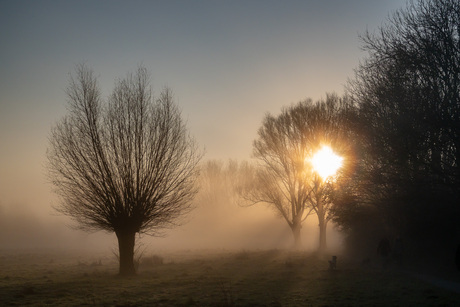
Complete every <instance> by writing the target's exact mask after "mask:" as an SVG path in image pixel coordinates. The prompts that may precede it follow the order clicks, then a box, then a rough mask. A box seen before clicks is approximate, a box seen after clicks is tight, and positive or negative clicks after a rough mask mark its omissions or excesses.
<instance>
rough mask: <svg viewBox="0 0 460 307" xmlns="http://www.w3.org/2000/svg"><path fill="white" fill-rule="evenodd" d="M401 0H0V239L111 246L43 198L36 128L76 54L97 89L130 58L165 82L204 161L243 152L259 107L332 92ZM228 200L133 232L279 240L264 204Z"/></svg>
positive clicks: (163, 241) (247, 152)
mask: <svg viewBox="0 0 460 307" xmlns="http://www.w3.org/2000/svg"><path fill="white" fill-rule="evenodd" d="M403 5H404V1H402V0H398V1H397V0H391V1H389V0H388V1H379V0H373V1H369V0H353V1H339V0H334V1H282V2H281V1H227V2H223V1H155V2H154V1H1V2H0V37H1V48H0V67H1V70H0V246H2V247H9V248H13V247H14V248H36V247H45V248H64V247H65V248H70V247H73V248H78V249H83V248H93V247H96V246H98V247H101V246H102V248H107V247H108V246H109V247H110V246H114V244H115V243H114V242H112V241H110V240H112V237H113V235H111V236H109V238H111V239H110V240H109V242H108V243H104V244H102V245H101V244H100V242H101V241H99V240H100V239H101V238H103V239H104V238H107V237H105V235H103V234H97V235H95V234H85V233H81V232H78V231H75V230H71V229H69V228H67V224H68V223H69V222H68V220H67V219H66V218H63V217H60V216H56V215H55V214H54V211H53V209H52V205H53V204H55V202H56V198H55V196H54V195H53V194H52V191H51V189H50V185H49V184H48V183H47V179H46V177H45V171H44V162H45V152H46V147H47V146H48V139H47V138H48V135H49V131H50V128H51V126H52V125H53V124H54V123H55V122H56V121H57V120H58V119H59V118H61V117H62V116H63V115H64V114H65V112H66V109H65V102H66V96H65V93H64V91H65V88H66V86H67V84H68V73H69V72H72V71H73V69H74V67H75V64H78V63H86V64H87V65H88V66H90V67H92V68H93V69H94V71H95V72H96V73H98V74H100V81H101V85H102V88H103V89H104V91H105V92H106V93H107V92H109V91H110V90H111V89H112V85H113V82H114V80H115V79H116V78H118V77H123V76H124V75H125V74H126V73H127V72H129V71H133V70H134V69H135V68H136V67H137V65H139V64H143V65H144V66H145V67H147V68H148V69H149V70H150V71H151V73H152V81H153V84H154V87H155V90H156V91H157V92H159V91H160V90H161V88H162V87H163V86H169V87H171V88H172V90H173V92H174V95H175V98H176V101H177V103H178V104H179V106H180V107H181V109H182V113H183V116H184V117H185V118H186V119H187V122H188V127H189V131H190V133H191V135H193V136H194V137H195V138H196V140H197V142H198V144H199V145H200V146H202V147H203V148H205V150H206V156H205V160H206V159H218V160H223V161H226V160H228V159H237V160H244V159H250V157H251V150H252V141H253V140H254V138H255V136H256V132H257V129H258V128H259V126H260V124H261V120H262V118H263V116H264V114H266V112H271V113H278V112H279V111H280V109H281V108H282V107H283V106H286V105H290V104H292V103H295V102H298V101H299V100H302V99H304V98H307V97H311V98H313V99H314V100H316V99H319V98H321V97H324V96H325V94H326V93H327V92H336V93H338V94H341V93H342V92H343V85H344V83H345V82H346V80H347V78H348V77H351V76H352V75H353V69H354V68H355V67H356V66H357V65H358V63H359V60H360V59H361V58H363V57H364V56H365V54H364V53H363V52H362V51H360V49H359V46H360V42H359V38H358V34H359V33H363V32H364V31H365V30H366V28H368V29H369V30H371V31H372V30H373V29H376V27H377V26H378V25H380V23H381V21H382V20H384V19H385V17H386V16H387V15H388V13H389V12H391V11H394V10H395V9H397V8H399V7H401V6H403ZM208 206H211V205H209V204H208ZM231 206H232V204H228V203H226V204H225V205H224V206H221V207H217V206H215V207H213V208H212V210H206V209H203V208H198V209H197V210H196V211H195V212H194V213H193V214H192V215H191V216H190V217H189V223H188V224H187V225H185V226H184V227H180V228H178V229H175V230H173V231H170V232H167V234H168V236H166V237H165V238H149V239H147V238H144V240H146V242H147V244H148V245H151V246H152V247H153V248H193V247H196V248H226V247H228V248H251V247H252V248H275V247H280V246H281V247H285V246H287V245H289V240H291V237H290V233H289V229H288V228H287V226H286V225H285V223H283V221H281V220H279V219H277V218H276V217H275V216H274V215H273V212H271V211H269V210H266V209H265V208H263V207H261V208H239V207H235V206H233V207H231ZM211 220H213V222H212V224H209V223H210V221H211ZM311 223H313V224H312V225H311V227H310V226H307V227H305V229H304V232H306V233H308V235H304V238H305V239H304V241H305V242H304V243H303V244H304V247H311V246H313V245H314V244H315V240H316V234H315V235H312V233H314V231H315V227H316V224H315V223H314V218H313V217H312V218H311ZM218 226H219V228H216V227H218ZM210 227H214V228H212V229H210ZM235 229H238V231H235ZM104 242H107V240H104ZM332 242H333V241H332ZM336 243H337V244H339V243H340V242H339V241H338V240H337V242H336Z"/></svg>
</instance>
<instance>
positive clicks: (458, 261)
mask: <svg viewBox="0 0 460 307" xmlns="http://www.w3.org/2000/svg"><path fill="white" fill-rule="evenodd" d="M455 265H456V266H457V270H458V271H460V244H459V245H457V251H456V252H455Z"/></svg>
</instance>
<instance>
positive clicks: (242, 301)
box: [0, 250, 460, 306]
mask: <svg viewBox="0 0 460 307" xmlns="http://www.w3.org/2000/svg"><path fill="white" fill-rule="evenodd" d="M328 259H329V256H318V255H314V254H311V253H306V252H289V251H281V250H270V251H237V252H230V251H200V252H197V251H194V252H191V251H182V252H175V253H163V254H156V255H153V254H149V255H147V254H145V255H144V258H143V260H142V261H141V264H140V266H139V273H138V275H137V276H134V277H131V278H121V277H118V276H117V274H116V273H117V263H116V259H115V257H114V256H112V255H84V256H80V255H77V254H76V253H69V254H62V253H59V254H58V253H55V254H51V253H49V252H47V253H36V252H34V253H25V252H14V253H12V252H5V251H4V252H0V305H1V306H460V294H459V293H458V292H456V291H452V289H449V288H446V287H443V286H442V285H439V284H438V285H436V284H435V283H433V280H430V279H424V278H420V276H417V275H416V274H411V273H409V272H407V271H405V270H398V269H393V268H386V269H383V268H382V267H380V266H378V265H375V266H372V265H368V264H362V263H359V262H356V263H354V262H349V261H345V260H344V259H343V257H341V256H339V257H338V261H337V263H338V265H337V270H334V271H330V270H328V266H329V264H328ZM454 284H455V283H454ZM454 290H455V289H454Z"/></svg>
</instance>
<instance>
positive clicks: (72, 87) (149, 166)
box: [47, 65, 201, 275]
mask: <svg viewBox="0 0 460 307" xmlns="http://www.w3.org/2000/svg"><path fill="white" fill-rule="evenodd" d="M67 95H68V110H69V114H68V115H67V116H65V117H64V118H63V119H62V120H61V121H60V122H59V123H57V124H56V125H55V126H54V128H53V129H52V131H51V136H50V146H49V149H48V153H47V154H48V162H49V163H48V166H49V167H48V168H49V176H50V179H51V181H52V183H53V185H54V187H55V191H56V193H57V194H58V196H59V197H60V204H59V206H58V207H57V210H58V211H59V212H61V213H63V214H65V215H68V216H70V217H71V218H73V219H74V220H75V221H76V222H78V224H79V226H80V228H82V229H84V230H105V231H108V232H114V233H115V234H116V236H117V239H118V245H119V260H120V268H119V273H120V274H121V275H131V274H134V273H135V268H134V262H133V253H134V245H135V235H136V233H146V234H149V235H158V234H160V233H161V230H162V229H164V228H166V227H171V226H174V225H176V223H177V222H179V218H180V217H181V216H182V215H184V214H186V213H187V212H189V211H190V209H191V208H192V206H191V201H192V200H193V197H194V195H195V194H196V192H197V190H196V186H195V179H196V177H197V175H198V170H197V168H196V166H197V163H198V162H199V160H200V158H201V153H200V152H199V151H198V150H197V147H196V145H195V142H194V140H193V139H192V138H191V137H190V136H189V135H188V133H187V129H186V126H185V125H184V122H183V121H182V119H181V115H180V112H179V110H178V108H177V107H176V106H175V104H174V102H173V97H172V93H171V91H170V90H169V89H165V90H163V91H162V92H161V94H160V96H159V97H158V98H157V99H156V100H154V99H153V96H152V93H151V89H150V85H149V76H148V73H147V71H146V69H145V68H143V67H139V69H138V70H137V71H136V73H134V74H129V75H128V76H127V77H126V78H125V79H122V80H119V81H118V82H116V85H115V87H114V90H113V92H112V94H111V95H110V96H109V97H108V99H107V101H106V102H104V101H103V100H102V98H101V91H100V88H99V85H98V82H97V79H96V78H95V76H94V73H93V72H92V70H90V69H89V68H87V67H85V66H84V65H80V66H78V67H77V70H76V74H75V76H71V79H70V84H69V86H68V88H67Z"/></svg>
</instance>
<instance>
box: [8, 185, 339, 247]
mask: <svg viewBox="0 0 460 307" xmlns="http://www.w3.org/2000/svg"><path fill="white" fill-rule="evenodd" d="M236 200H237V196H236V195H232V194H231V192H229V189H228V187H226V186H225V183H222V182H221V183H219V184H214V185H213V186H210V187H207V188H202V189H201V190H200V192H199V193H198V195H197V196H196V198H195V201H194V205H195V209H194V210H193V211H191V212H190V213H189V214H188V215H187V216H185V217H184V218H183V220H181V225H178V226H177V227H175V228H171V229H165V231H164V233H163V234H162V236H161V237H152V236H148V235H145V234H142V235H139V236H137V238H136V239H137V244H138V245H139V246H140V247H141V248H142V249H143V250H145V251H151V252H162V251H164V252H167V251H190V250H223V249H225V250H268V249H289V248H291V247H293V243H294V240H293V236H292V233H291V230H290V228H289V227H288V225H287V223H286V222H285V221H284V220H283V219H282V218H280V217H278V216H277V215H276V214H275V212H274V211H273V210H272V209H271V208H269V207H267V206H266V205H263V204H261V205H255V206H251V207H241V206H239V205H238V204H237V202H236ZM51 203H53V204H57V202H56V200H54V201H53V202H51ZM45 207H46V205H45ZM76 226H78V224H76V223H75V222H73V221H72V220H71V219H70V218H68V217H66V216H62V215H59V214H58V213H57V212H56V211H55V210H54V209H53V208H52V207H51V205H48V207H47V208H46V210H44V208H42V207H40V206H34V205H33V204H31V203H27V202H22V203H5V202H1V203H0V246H1V249H3V250H12V251H17V250H24V251H52V252H59V251H71V252H77V251H78V252H80V253H92V252H95V253H96V252H97V253H100V252H110V253H111V252H113V251H114V250H116V249H117V240H116V237H115V234H113V233H107V232H103V231H99V232H85V231H82V230H79V229H76ZM318 235H319V234H318V226H317V217H316V216H315V215H311V216H309V217H308V219H307V220H306V222H305V223H304V226H303V228H302V246H301V248H302V249H305V250H315V249H316V248H317V246H318ZM341 244H342V238H341V236H340V234H339V233H338V232H337V231H336V230H335V228H334V227H333V225H330V227H329V229H328V247H329V249H330V250H337V249H339V248H341Z"/></svg>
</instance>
